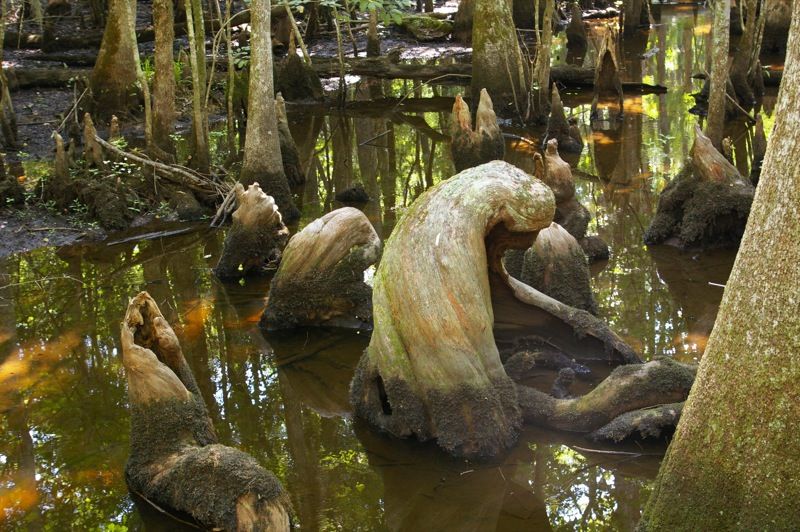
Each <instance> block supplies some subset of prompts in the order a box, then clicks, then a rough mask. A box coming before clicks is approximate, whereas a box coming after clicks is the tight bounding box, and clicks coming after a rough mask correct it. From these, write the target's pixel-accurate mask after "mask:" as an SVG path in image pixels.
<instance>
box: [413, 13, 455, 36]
mask: <svg viewBox="0 0 800 532" xmlns="http://www.w3.org/2000/svg"><path fill="white" fill-rule="evenodd" d="M401 26H402V27H403V29H405V30H406V31H407V32H409V33H410V34H411V35H413V36H414V38H415V39H417V40H418V41H423V42H426V41H438V40H441V39H444V38H446V37H447V36H449V35H450V34H451V33H452V32H453V21H451V20H447V19H442V18H438V17H432V16H429V15H407V16H405V17H403V21H402V23H401Z"/></svg>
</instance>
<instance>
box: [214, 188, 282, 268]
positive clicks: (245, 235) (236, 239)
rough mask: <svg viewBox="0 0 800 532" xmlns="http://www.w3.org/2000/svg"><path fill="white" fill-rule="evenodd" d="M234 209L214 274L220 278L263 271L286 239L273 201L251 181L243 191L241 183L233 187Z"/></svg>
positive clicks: (276, 256)
mask: <svg viewBox="0 0 800 532" xmlns="http://www.w3.org/2000/svg"><path fill="white" fill-rule="evenodd" d="M234 193H235V194H236V201H237V204H238V206H239V207H238V209H236V211H235V212H234V213H233V217H232V218H233V225H231V228H230V229H229V230H228V234H227V235H226V236H225V247H224V248H223V250H222V255H221V256H220V258H219V262H218V263H217V267H216V268H214V273H215V274H216V275H217V277H220V278H237V277H244V276H246V275H251V274H257V273H263V272H264V270H265V269H266V267H267V265H268V264H269V262H271V261H276V260H277V259H278V258H279V257H280V254H281V251H282V250H283V247H284V246H285V245H286V240H287V239H288V238H289V230H288V229H287V228H286V226H285V225H283V220H282V218H281V213H280V212H278V207H277V206H276V205H275V200H273V199H272V197H270V196H267V195H266V194H264V192H263V191H262V190H261V187H260V186H259V184H258V183H253V184H252V185H250V186H249V187H248V188H247V190H246V191H245V189H244V186H242V184H241V183H237V184H236V187H235V189H234Z"/></svg>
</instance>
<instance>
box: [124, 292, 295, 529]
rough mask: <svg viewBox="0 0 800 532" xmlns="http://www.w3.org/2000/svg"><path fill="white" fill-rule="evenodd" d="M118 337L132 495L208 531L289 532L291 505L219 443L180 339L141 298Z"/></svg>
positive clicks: (244, 458)
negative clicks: (127, 410)
mask: <svg viewBox="0 0 800 532" xmlns="http://www.w3.org/2000/svg"><path fill="white" fill-rule="evenodd" d="M121 337H122V362H123V365H124V367H125V374H126V376H127V378H128V395H129V400H130V404H131V450H130V456H129V458H128V463H127V464H126V466H125V479H126V481H127V483H128V487H129V488H130V489H131V491H132V492H134V493H135V494H137V495H139V496H141V497H143V498H145V499H146V500H148V501H151V502H152V503H154V504H157V505H159V506H162V507H166V508H169V509H171V510H176V511H178V512H185V513H187V514H189V515H191V516H192V517H193V518H194V519H196V520H197V521H198V522H199V523H200V524H201V525H202V526H203V527H206V528H224V529H226V530H242V531H244V530H289V512H290V503H289V498H288V496H287V494H286V493H285V492H284V491H283V488H282V487H281V485H280V483H279V482H278V480H277V479H276V478H275V476H274V475H273V474H272V473H270V472H269V471H267V470H265V469H264V468H263V467H261V466H260V465H259V464H258V462H256V460H255V459H254V458H253V457H251V456H250V455H248V454H245V453H243V452H242V451H239V450H238V449H234V448H232V447H227V446H225V445H220V444H218V443H217V436H216V434H215V433H214V431H213V428H212V425H211V420H210V419H209V418H208V415H207V412H206V408H205V405H204V403H203V400H202V398H201V396H200V393H199V390H198V389H197V385H196V383H195V381H194V377H193V376H192V372H191V370H190V369H189V366H188V365H187V364H186V360H185V359H184V357H183V353H182V351H181V347H180V344H179V342H178V339H177V337H176V336H175V333H174V332H173V331H172V328H171V327H170V326H169V324H168V323H167V321H166V320H165V319H164V317H163V315H162V314H161V312H160V310H159V309H158V306H157V305H156V303H155V301H153V299H152V298H151V297H150V295H149V294H147V292H141V293H140V294H139V295H137V296H136V297H135V298H133V299H132V300H131V302H130V305H129V306H128V311H127V313H126V314H125V319H124V321H123V323H122V331H121Z"/></svg>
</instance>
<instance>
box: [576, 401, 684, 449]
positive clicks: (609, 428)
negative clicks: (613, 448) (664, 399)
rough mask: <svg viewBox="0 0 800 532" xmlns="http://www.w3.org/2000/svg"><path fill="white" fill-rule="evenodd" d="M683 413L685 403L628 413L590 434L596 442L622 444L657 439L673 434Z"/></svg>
mask: <svg viewBox="0 0 800 532" xmlns="http://www.w3.org/2000/svg"><path fill="white" fill-rule="evenodd" d="M681 412H683V402H680V403H671V404H667V405H658V406H654V407H651V408H642V409H641V410H633V411H631V412H626V413H624V414H622V415H621V416H618V417H616V418H614V419H613V420H612V421H611V423H609V424H608V425H605V426H603V427H600V428H599V429H597V430H596V431H594V432H592V433H591V434H589V438H591V439H593V440H595V441H611V442H617V443H618V442H621V441H623V440H627V439H642V440H644V439H657V438H661V437H662V436H665V435H667V434H671V433H672V432H673V431H674V430H675V427H677V426H678V421H679V420H680V418H681Z"/></svg>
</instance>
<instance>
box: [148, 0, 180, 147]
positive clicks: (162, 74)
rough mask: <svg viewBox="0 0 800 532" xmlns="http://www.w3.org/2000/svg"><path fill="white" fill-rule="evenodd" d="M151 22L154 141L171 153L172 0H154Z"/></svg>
mask: <svg viewBox="0 0 800 532" xmlns="http://www.w3.org/2000/svg"><path fill="white" fill-rule="evenodd" d="M153 25H154V26H155V28H156V32H155V35H156V43H155V57H154V64H155V76H154V78H153V142H154V143H155V144H156V146H158V147H159V148H161V149H162V150H164V151H166V152H168V153H174V151H175V144H174V143H173V142H172V137H171V136H170V135H172V132H173V130H174V125H175V73H174V70H173V69H174V67H173V64H174V59H175V58H174V56H173V50H172V44H173V41H174V40H175V29H174V15H173V9H172V0H154V2H153Z"/></svg>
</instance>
